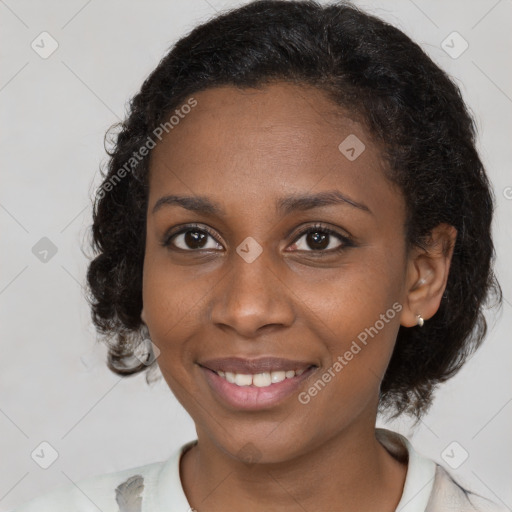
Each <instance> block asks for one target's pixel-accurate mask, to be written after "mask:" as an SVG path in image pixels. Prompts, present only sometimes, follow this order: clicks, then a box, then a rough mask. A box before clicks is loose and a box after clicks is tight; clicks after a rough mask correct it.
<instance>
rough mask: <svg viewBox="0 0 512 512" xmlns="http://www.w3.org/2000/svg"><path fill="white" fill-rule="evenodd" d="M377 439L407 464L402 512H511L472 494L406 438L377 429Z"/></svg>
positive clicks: (398, 509) (401, 504) (401, 502)
mask: <svg viewBox="0 0 512 512" xmlns="http://www.w3.org/2000/svg"><path fill="white" fill-rule="evenodd" d="M376 436H377V439H378V440H379V441H380V442H381V443H382V444H383V446H384V447H385V448H386V449H387V450H388V451H389V453H391V455H393V456H394V457H395V458H396V459H398V460H400V461H407V463H408V467H407V474H406V479H405V483H404V489H403V493H402V497H401V500H400V503H399V504H398V507H397V509H396V510H397V511H401V512H506V511H508V510H509V509H508V508H506V507H503V506H500V505H497V504H496V503H493V502H492V501H490V500H489V499H487V498H484V497H483V496H479V495H478V494H476V493H474V492H471V491H470V490H468V489H466V488H465V487H464V486H463V485H461V484H460V483H459V482H457V481H456V480H455V478H454V477H453V476H452V475H451V474H450V473H449V472H448V471H447V470H446V469H444V468H443V467H442V466H441V465H439V464H437V463H436V462H435V461H433V460H431V459H429V458H428V457H425V456H423V455H422V454H421V453H419V452H418V451H416V450H415V449H414V447H413V445H412V444H411V442H410V441H409V440H408V439H407V438H406V437H405V436H403V435H401V434H399V433H397V432H393V431H391V430H387V429H377V430H376Z"/></svg>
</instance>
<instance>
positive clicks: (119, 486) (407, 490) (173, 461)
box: [11, 428, 508, 512]
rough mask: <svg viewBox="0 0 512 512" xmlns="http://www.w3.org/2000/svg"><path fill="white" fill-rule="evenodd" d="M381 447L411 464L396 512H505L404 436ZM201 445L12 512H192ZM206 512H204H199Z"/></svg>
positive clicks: (381, 433) (383, 436)
mask: <svg viewBox="0 0 512 512" xmlns="http://www.w3.org/2000/svg"><path fill="white" fill-rule="evenodd" d="M375 432H376V437H377V439H378V440H379V442H380V443H381V444H382V445H383V446H384V447H385V448H386V449H387V450H388V452H390V453H391V454H392V455H393V456H394V457H395V458H397V459H398V460H401V461H408V468H407V475H406V479H405V484H404V489H403V493H402V497H401V499H400V503H399V504H398V506H397V508H396V512H470V511H471V512H475V511H476V512H505V510H508V509H506V508H505V507H500V506H498V505H496V504H494V503H492V502H490V501H488V500H487V499H485V498H482V497H480V496H478V495H476V494H474V493H471V492H469V491H467V490H466V489H464V488H462V487H461V486H460V485H459V484H458V483H457V482H456V481H455V480H454V479H453V478H452V477H451V476H450V474H449V473H448V472H447V471H445V470H444V469H443V468H442V467H441V466H439V465H438V464H436V463H435V462H434V461H433V460H430V459H427V458H425V457H423V456H422V455H420V454H419V453H417V452H416V451H415V450H414V449H413V447H412V445H411V444H410V442H409V441H408V440H407V439H406V438H405V437H403V436H402V435H400V434H397V433H396V432H392V431H390V430H387V429H382V428H378V429H376V431H375ZM196 442H197V441H191V442H189V443H186V444H185V445H183V446H182V447H181V448H179V449H178V450H176V451H175V452H174V453H173V454H172V455H171V456H170V457H169V459H167V460H165V461H161V462H154V463H152V464H147V465H145V466H138V467H134V468H130V469H126V470H123V471H118V472H115V473H107V474H103V475H96V476H92V477H89V478H85V479H82V480H80V481H78V482H77V484H76V486H75V485H74V484H67V485H65V486H62V487H60V488H58V489H57V490H54V491H53V492H50V493H48V494H44V495H43V496H40V497H38V498H35V499H33V500H32V501H30V502H28V503H25V504H24V505H23V506H21V507H20V508H17V509H15V510H13V511H11V512H70V511H71V510H72V511H73V512H98V510H101V511H102V512H192V511H193V509H192V508H191V506H190V505H189V503H188V501H187V498H186V496H185V493H184V491H183V487H182V485H181V480H180V458H181V455H182V453H183V452H184V451H186V450H187V449H188V448H189V447H190V446H192V445H193V444H195V443H196ZM199 512H201V511H199Z"/></svg>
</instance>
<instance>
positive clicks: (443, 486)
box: [425, 464, 508, 512]
mask: <svg viewBox="0 0 512 512" xmlns="http://www.w3.org/2000/svg"><path fill="white" fill-rule="evenodd" d="M507 510H508V509H507V508H506V507H504V506H500V505H498V504H497V503H494V502H492V501H490V500H489V499H487V498H485V497H483V496H480V495H478V494H476V493H474V492H472V491H470V490H468V489H466V488H464V487H463V486H462V485H461V484H460V483H458V482H457V481H456V480H455V479H454V477H453V476H452V475H451V474H450V473H449V472H448V471H446V470H445V469H444V468H443V467H442V466H440V465H438V464H436V473H435V479H434V485H433V487H432V493H431V495H430V500H429V502H428V505H427V508H426V510H425V512H438V511H446V512H452V511H453V512H506V511H507Z"/></svg>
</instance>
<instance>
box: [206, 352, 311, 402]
mask: <svg viewBox="0 0 512 512" xmlns="http://www.w3.org/2000/svg"><path fill="white" fill-rule="evenodd" d="M198 364H199V367H200V368H201V370H202V371H203V373H204V375H205V377H206V381H207V383H208V385H209V387H210V389H211V390H212V391H213V392H214V394H215V395H216V397H217V398H218V399H220V400H221V401H222V402H223V404H224V405H228V406H229V407H231V408H234V409H247V410H257V409H266V408H270V407H275V406H276V405H278V404H279V403H281V402H283V401H284V400H285V399H286V398H289V397H290V396H291V395H292V394H294V392H297V390H298V388H299V387H300V385H301V384H302V383H303V382H304V380H306V379H307V378H308V377H309V376H310V375H311V374H312V373H313V372H314V371H315V370H316V369H317V368H318V367H317V366H316V365H315V364H313V363H309V362H303V361H292V360H289V359H280V358H271V357H267V358H260V359H255V360H249V359H241V358H225V359H215V360H209V361H204V362H202V363H198Z"/></svg>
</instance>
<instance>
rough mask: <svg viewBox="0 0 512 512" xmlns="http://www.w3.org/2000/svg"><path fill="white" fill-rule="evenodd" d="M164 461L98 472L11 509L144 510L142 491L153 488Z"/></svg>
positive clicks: (17, 511) (35, 511) (34, 511)
mask: <svg viewBox="0 0 512 512" xmlns="http://www.w3.org/2000/svg"><path fill="white" fill-rule="evenodd" d="M163 465H164V462H154V463H152V464H147V465H144V466H136V467H133V468H129V469H125V470H123V471H117V472H114V473H106V474H101V475H94V476H91V477H88V478H84V479H82V480H79V481H78V482H76V483H71V484H67V485H64V486H61V487H59V488H57V489H55V490H54V491H52V492H49V493H46V494H43V495H42V496H38V497H37V498H35V499H33V500H31V501H29V502H26V503H24V504H23V505H21V506H20V507H19V508H16V509H15V510H12V511H11V512H69V510H73V511H74V512H98V510H101V511H102V512H119V511H120V510H121V511H122V510H130V511H133V512H137V511H140V510H142V509H141V503H142V495H143V493H144V495H146V494H147V493H148V492H151V489H152V487H154V485H155V483H156V482H157V480H158V474H159V472H160V470H161V468H162V466H163Z"/></svg>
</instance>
